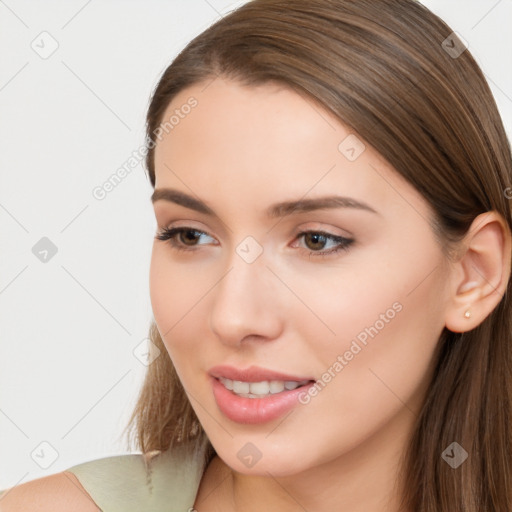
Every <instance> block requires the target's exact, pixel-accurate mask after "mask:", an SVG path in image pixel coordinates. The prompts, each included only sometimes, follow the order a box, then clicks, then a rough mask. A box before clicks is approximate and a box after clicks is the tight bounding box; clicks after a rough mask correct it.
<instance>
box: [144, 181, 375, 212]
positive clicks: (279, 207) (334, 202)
mask: <svg viewBox="0 0 512 512" xmlns="http://www.w3.org/2000/svg"><path fill="white" fill-rule="evenodd" d="M162 200H163V201H168V202H170V203H175V204H178V205H181V206H184V207H185V208H189V209H190V210H195V211H197V212H199V213H204V214H206V215H212V216H214V217H217V214H216V213H215V211H214V210H213V209H212V208H210V207H209V206H208V205H207V204H205V203H204V202H203V201H200V200H199V199H196V198H195V197H192V196H190V195H188V194H185V193H184V192H181V191H179V190H175V189H171V188H158V189H155V190H154V192H153V194H152V195H151V203H152V204H154V203H156V202H157V201H162ZM332 208H355V209H358V210H366V211H369V212H372V213H376V214H378V212H377V211H376V210H374V209H373V208H372V207H371V206H369V205H368V204H366V203H363V202H362V201H358V200H356V199H353V198H351V197H344V196H324V197H317V198H312V199H298V200H294V201H283V202H280V203H276V204H273V205H271V206H269V208H267V210H266V214H267V216H268V217H270V218H276V217H284V216H286V215H290V214H291V213H304V212H310V211H314V210H325V209H332Z"/></svg>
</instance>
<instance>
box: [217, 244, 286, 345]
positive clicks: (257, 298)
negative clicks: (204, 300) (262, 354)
mask: <svg viewBox="0 0 512 512" xmlns="http://www.w3.org/2000/svg"><path fill="white" fill-rule="evenodd" d="M229 263H230V266H229V270H228V271H227V272H226V273H225V274H224V277H223V278H222V279H221V280H220V282H219V283H218V284H217V285H216V286H215V288H214V289H213V290H212V293H213V296H212V308H211V311H210V328H211V330H212V331H213V332H214V333H215V334H216V336H217V337H218V339H219V340H220V341H221V342H222V343H224V344H226V345H230V346H233V347H235V346H239V345H240V344H242V342H244V343H247V342H248V341H249V340H252V341H255V340H260V341H263V340H272V339H276V338H278V337H279V335H280V333H281V331H282V327H283V319H284V313H285V311H284V310H283V308H282V307H280V305H279V302H280V301H279V290H278V286H279V282H278V280H276V278H275V276H274V275H273V274H272V272H270V270H269V269H268V268H267V267H266V264H265V260H264V258H263V257H260V258H258V259H257V260H256V261H254V262H252V263H247V262H246V261H244V260H243V259H242V258H240V257H239V256H238V255H237V254H234V255H233V258H231V259H230V262H229Z"/></svg>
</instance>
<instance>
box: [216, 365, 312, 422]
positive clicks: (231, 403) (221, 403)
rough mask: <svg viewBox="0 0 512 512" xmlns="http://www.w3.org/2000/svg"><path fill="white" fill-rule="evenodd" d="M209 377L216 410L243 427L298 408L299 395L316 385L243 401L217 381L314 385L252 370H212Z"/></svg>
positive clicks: (262, 369)
mask: <svg viewBox="0 0 512 512" xmlns="http://www.w3.org/2000/svg"><path fill="white" fill-rule="evenodd" d="M209 373H210V381H211V385H212V390H213V396H214V398H215V401H216V402H217V406H218V407H219V410H220V411H221V412H222V413H223V414H224V416H226V417H227V418H229V419H230V420H231V421H235V422H236V423H245V424H256V423H266V422H268V421H272V420H274V419H276V418H279V417H280V416H282V415H283V414H285V413H286V412H287V411H289V410H290V409H292V408H293V407H295V406H297V405H298V404H299V403H300V402H299V395H301V394H302V393H307V390H308V389H309V388H310V387H311V386H313V385H314V384H315V383H314V382H309V383H308V384H306V385H304V386H300V387H298V388H296V389H292V390H284V391H282V392H281V393H275V394H272V395H271V394H269V395H268V396H266V397H264V398H245V397H242V396H238V395H236V394H235V393H233V392H232V391H229V390H228V389H226V387H224V384H222V382H220V380H219V377H224V378H226V379H231V380H240V381H242V382H261V381H264V380H269V381H270V380H284V381H287V380H293V381H298V382H300V381H304V380H312V381H314V379H312V378H308V377H298V376H296V375H286V374H284V373H279V372H274V371H271V370H266V369H264V368H258V367H255V366H251V367H250V368H247V369H245V370H239V369H237V368H234V367H232V366H215V367H214V368H211V369H210V372H209Z"/></svg>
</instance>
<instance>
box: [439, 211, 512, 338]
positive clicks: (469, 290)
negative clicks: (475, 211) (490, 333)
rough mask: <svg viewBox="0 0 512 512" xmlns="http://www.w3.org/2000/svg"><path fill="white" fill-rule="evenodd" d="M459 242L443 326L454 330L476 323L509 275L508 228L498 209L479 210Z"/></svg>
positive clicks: (494, 301)
mask: <svg viewBox="0 0 512 512" xmlns="http://www.w3.org/2000/svg"><path fill="white" fill-rule="evenodd" d="M460 245H461V248H462V250H461V254H460V255H459V258H458V260H457V262H456V263H455V264H454V267H453V273H452V289H453V292H452V294H451V297H450V298H449V305H448V307H447V309H446V318H445V325H446V328H447V329H449V330H450V331H453V332H466V331H470V330H471V329H474V328H475V327H477V326H478V325H479V324H481V323H482V322H483V321H484V320H485V318H487V316H488V315H489V314H490V313H491V312H492V311H493V309H494V308H495V307H496V306H497V305H498V303H499V302H500V300H501V298H502V297H503V294H504V293H505V290H506V288H507V283H508V280H509V278H510V265H511V254H510V253H511V233H510V229H509V227H508V224H507V223H506V222H505V221H504V219H503V217H502V216H501V215H500V214H499V213H498V212H496V211H491V212H486V213H482V214H480V215H478V216H477V217H476V218H475V219H474V220H473V223H472V224H471V227H470V229H469V231H468V233H467V234H466V236H465V237H464V239H463V240H462V241H461V242H460Z"/></svg>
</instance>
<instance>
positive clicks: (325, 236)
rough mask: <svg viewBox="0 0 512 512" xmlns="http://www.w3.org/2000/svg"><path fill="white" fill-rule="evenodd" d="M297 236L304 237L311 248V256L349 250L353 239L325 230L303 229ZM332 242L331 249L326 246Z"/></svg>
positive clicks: (307, 245)
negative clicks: (326, 248)
mask: <svg viewBox="0 0 512 512" xmlns="http://www.w3.org/2000/svg"><path fill="white" fill-rule="evenodd" d="M297 238H298V239H300V238H304V243H305V244H306V247H307V248H308V249H310V251H309V256H328V255H331V254H336V253H337V252H339V251H348V249H349V246H350V245H351V244H352V243H353V241H354V240H353V239H351V238H345V237H343V236H339V235H333V234H331V233H326V232H324V231H302V232H301V233H299V234H298V235H297ZM329 241H330V242H331V244H330V245H331V247H330V248H329V250H325V247H326V246H328V245H329Z"/></svg>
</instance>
